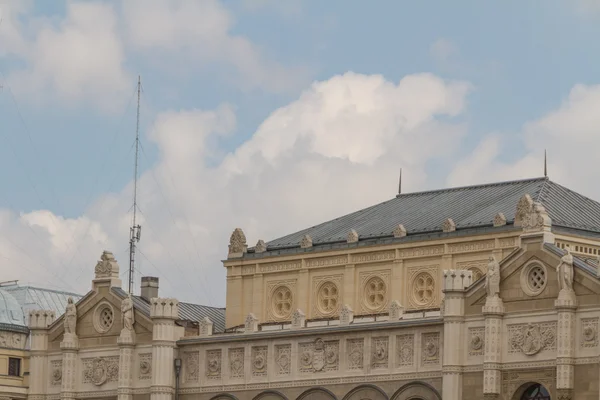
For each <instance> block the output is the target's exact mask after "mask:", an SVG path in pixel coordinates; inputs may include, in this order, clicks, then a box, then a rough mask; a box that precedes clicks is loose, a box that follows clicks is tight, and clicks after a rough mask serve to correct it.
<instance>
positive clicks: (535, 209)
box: [521, 201, 552, 232]
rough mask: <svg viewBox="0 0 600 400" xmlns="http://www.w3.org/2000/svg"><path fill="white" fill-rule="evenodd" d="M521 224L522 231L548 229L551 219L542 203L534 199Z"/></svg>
mask: <svg viewBox="0 0 600 400" xmlns="http://www.w3.org/2000/svg"><path fill="white" fill-rule="evenodd" d="M521 226H522V227H523V231H524V232H541V231H550V227H551V226H552V220H551V219H550V216H549V215H548V213H547V212H546V209H545V208H544V206H543V205H542V203H538V202H537V201H536V202H534V203H533V205H532V206H531V210H530V211H529V212H528V213H527V214H526V215H525V217H524V218H523V221H522V222H521Z"/></svg>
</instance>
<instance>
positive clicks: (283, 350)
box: [275, 344, 292, 376]
mask: <svg viewBox="0 0 600 400" xmlns="http://www.w3.org/2000/svg"><path fill="white" fill-rule="evenodd" d="M291 365H292V345H291V344H281V345H275V366H276V370H275V374H276V375H279V376H287V375H289V374H290V372H291Z"/></svg>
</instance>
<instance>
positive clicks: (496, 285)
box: [485, 256, 500, 297]
mask: <svg viewBox="0 0 600 400" xmlns="http://www.w3.org/2000/svg"><path fill="white" fill-rule="evenodd" d="M485 289H486V291H487V296H488V297H498V293H500V265H499V264H498V261H496V258H494V256H490V258H489V263H488V270H487V274H486V276H485Z"/></svg>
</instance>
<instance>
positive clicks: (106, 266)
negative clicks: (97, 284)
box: [94, 251, 119, 279]
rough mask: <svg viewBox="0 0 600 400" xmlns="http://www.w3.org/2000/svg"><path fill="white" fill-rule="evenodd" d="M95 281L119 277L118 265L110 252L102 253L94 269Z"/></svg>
mask: <svg viewBox="0 0 600 400" xmlns="http://www.w3.org/2000/svg"><path fill="white" fill-rule="evenodd" d="M94 274H95V276H96V279H101V278H110V277H112V276H117V277H118V276H119V264H117V260H115V257H114V256H113V253H111V252H110V251H104V252H103V253H102V256H100V261H98V263H97V264H96V268H95V269H94Z"/></svg>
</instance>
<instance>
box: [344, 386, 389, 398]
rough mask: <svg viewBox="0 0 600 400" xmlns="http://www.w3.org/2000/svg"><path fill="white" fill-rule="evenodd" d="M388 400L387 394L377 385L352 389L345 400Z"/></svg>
mask: <svg viewBox="0 0 600 400" xmlns="http://www.w3.org/2000/svg"><path fill="white" fill-rule="evenodd" d="M365 399H368V400H388V397H387V396H386V394H385V392H384V391H383V390H381V389H380V388H378V387H377V386H375V385H361V386H358V387H355V388H354V389H352V390H351V391H350V392H348V394H346V396H344V399H343V400H365Z"/></svg>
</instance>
